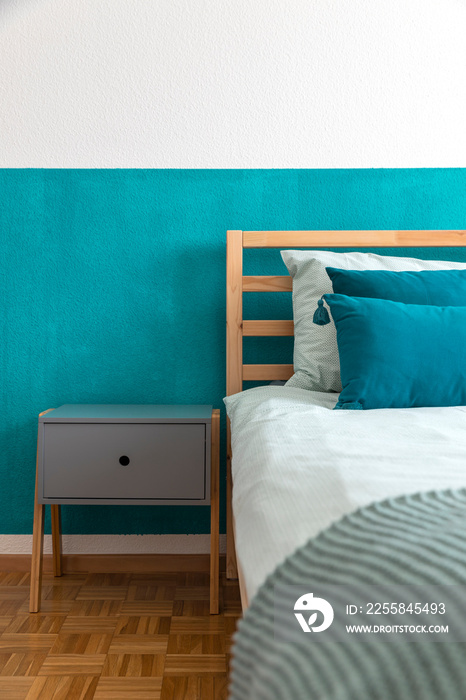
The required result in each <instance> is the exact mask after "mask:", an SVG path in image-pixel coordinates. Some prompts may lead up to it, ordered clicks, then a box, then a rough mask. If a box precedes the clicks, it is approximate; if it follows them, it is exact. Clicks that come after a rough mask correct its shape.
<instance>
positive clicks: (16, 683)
mask: <svg viewBox="0 0 466 700" xmlns="http://www.w3.org/2000/svg"><path fill="white" fill-rule="evenodd" d="M28 605H29V574H27V573H23V572H10V573H8V572H0V698H1V699H2V700H91V699H92V698H93V699H94V700H146V699H147V700H225V699H226V698H227V688H228V665H229V650H230V643H231V637H232V634H233V632H234V631H235V628H236V623H237V620H238V619H239V617H240V615H241V604H240V597H239V589H238V585H237V582H236V581H228V580H226V578H225V574H224V573H223V574H221V584H220V610H221V612H220V615H210V614H209V574H208V573H202V572H196V573H138V574H108V573H107V574H95V573H93V574H66V575H65V576H62V577H61V578H54V577H53V576H52V574H44V579H43V588H42V607H41V611H40V613H35V614H30V613H29V611H28Z"/></svg>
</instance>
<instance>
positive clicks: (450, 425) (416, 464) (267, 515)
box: [225, 230, 466, 697]
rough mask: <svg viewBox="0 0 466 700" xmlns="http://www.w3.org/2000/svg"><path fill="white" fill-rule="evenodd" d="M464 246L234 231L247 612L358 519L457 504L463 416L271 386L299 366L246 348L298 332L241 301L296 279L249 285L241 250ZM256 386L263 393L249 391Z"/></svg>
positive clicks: (241, 563) (258, 279) (231, 348)
mask: <svg viewBox="0 0 466 700" xmlns="http://www.w3.org/2000/svg"><path fill="white" fill-rule="evenodd" d="M464 245H466V231H453V230H441V231H438V230H435V231H385V230H384V231H229V232H228V234H227V397H226V399H225V403H226V405H227V412H228V416H229V418H228V420H227V431H228V435H227V576H228V577H230V578H239V584H240V590H241V600H242V606H243V610H244V611H245V610H247V609H248V607H249V606H250V605H251V601H254V600H255V598H256V597H257V596H258V593H260V592H261V591H262V589H263V588H264V582H266V581H267V580H268V579H270V577H271V575H272V574H273V572H274V571H276V570H277V567H280V564H281V562H283V560H285V559H287V558H290V557H292V556H293V552H294V551H295V550H296V549H297V548H298V549H299V548H300V547H302V546H303V545H304V544H305V543H306V542H307V541H308V540H309V539H310V538H311V539H312V538H316V537H317V538H318V536H319V533H322V532H325V531H326V530H327V529H328V528H329V527H332V525H333V524H335V523H339V522H341V521H342V519H344V518H345V517H347V516H349V515H350V514H351V513H354V512H355V511H358V509H359V510H361V509H362V510H363V511H364V509H365V508H367V507H371V504H373V503H377V502H384V499H385V500H386V499H392V500H393V499H395V500H396V499H397V498H400V497H403V496H404V495H405V494H415V493H417V492H423V493H429V492H432V491H435V490H438V489H443V490H445V489H446V490H451V491H452V492H453V493H461V489H463V488H464V487H465V486H466V470H465V468H464V464H465V459H464V457H465V455H466V407H465V406H464V405H461V406H460V405H458V406H452V405H445V406H442V405H440V407H437V406H436V405H433V406H419V407H414V408H409V409H408V410H407V409H406V408H399V409H397V408H393V409H390V410H389V411H370V410H367V411H364V410H362V411H360V410H357V411H354V410H342V411H334V410H333V409H334V407H335V403H336V401H337V399H338V393H335V391H312V390H309V388H301V386H300V384H299V382H295V385H294V386H293V385H292V386H289V385H287V386H274V385H270V383H271V382H277V381H282V382H283V381H285V380H289V379H290V378H291V377H292V376H293V372H294V366H293V364H291V363H290V364H244V363H243V354H242V352H243V338H244V337H246V336H292V335H293V332H294V325H293V321H291V320H270V319H267V320H245V319H243V306H242V301H243V293H251V292H259V293H260V292H291V291H292V278H291V277H290V275H282V276H251V275H247V276H245V275H243V250H244V249H245V248H277V249H281V250H283V249H306V248H310V249H321V248H325V249H327V248H329V249H340V248H341V249H352V248H355V249H358V250H359V249H363V248H403V249H406V248H410V247H426V248H427V247H429V248H433V247H435V248H438V247H458V246H464ZM404 254H405V251H403V255H404ZM465 267H466V266H465V265H464V263H463V264H461V263H458V265H457V266H455V267H454V268H451V267H450V269H457V268H458V269H459V268H463V269H464V268H465ZM398 269H401V270H404V269H405V268H404V267H403V266H402V267H400V268H398ZM408 269H417V268H408ZM423 269H424V268H423ZM431 269H438V268H437V267H435V266H434V267H432V268H431ZM387 298H390V297H387ZM370 303H373V302H372V301H371V302H370ZM374 303H375V302H374ZM426 303H428V302H426ZM319 306H321V305H319ZM374 308H375V309H377V307H376V306H374ZM333 311H334V309H333V307H332V313H333ZM458 313H459V312H458ZM455 318H457V317H456V316H455ZM461 318H462V317H461V316H458V319H460V320H461ZM295 322H296V317H295ZM459 325H461V326H463V325H464V324H461V323H460V324H459ZM461 342H462V341H461ZM295 369H296V357H295ZM249 380H251V381H259V382H263V383H264V386H262V387H256V388H254V389H249V390H246V391H243V382H244V381H249ZM432 381H435V380H434V379H432ZM461 403H463V404H464V403H466V401H464V402H463V401H462V400H461ZM415 406H416V404H415ZM347 407H350V408H354V405H353V404H350V403H349V404H348V405H347V406H344V408H347ZM356 408H361V406H356ZM374 455H376V465H377V466H376V468H374ZM439 465H440V469H439ZM447 500H448V499H447ZM460 500H461V499H460ZM456 507H457V503H456V502H455V508H456ZM435 508H437V504H436V505H435ZM455 517H456V516H455ZM268 631H269V633H270V629H269V630H268ZM246 647H247V645H246ZM251 697H252V696H251ZM254 697H256V696H254ZM257 697H259V695H257ZM270 697H272V696H271V695H270ZM280 697H281V696H280ZM319 697H320V696H319ZM332 697H333V696H332ZM342 697H343V696H342ZM345 697H346V696H345ZM361 697H363V695H361ZM384 697H385V696H384ZM387 697H389V696H387ZM426 697H427V696H426Z"/></svg>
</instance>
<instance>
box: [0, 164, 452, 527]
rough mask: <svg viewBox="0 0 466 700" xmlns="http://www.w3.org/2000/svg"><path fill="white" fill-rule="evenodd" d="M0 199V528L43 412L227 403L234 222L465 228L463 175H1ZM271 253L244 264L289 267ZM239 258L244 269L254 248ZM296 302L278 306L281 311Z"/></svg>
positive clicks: (204, 522) (99, 519)
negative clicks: (228, 247) (63, 407)
mask: <svg viewBox="0 0 466 700" xmlns="http://www.w3.org/2000/svg"><path fill="white" fill-rule="evenodd" d="M0 195H1V200H0V235H1V249H2V254H1V278H0V294H1V299H2V305H3V313H2V321H1V323H2V325H1V332H2V344H1V365H0V372H1V381H2V421H1V434H0V460H1V462H0V463H1V487H2V488H1V491H0V533H2V534H26V533H30V532H31V531H32V507H33V491H34V474H35V442H36V430H37V414H38V413H39V412H40V411H42V410H44V409H46V408H49V407H52V406H59V405H60V404H62V403H73V402H75V403H78V402H79V403H92V402H98V403H120V402H122V403H212V404H214V405H215V406H216V407H222V397H223V395H224V387H225V232H226V230H227V229H228V228H233V229H236V228H237V229H341V228H348V229H359V228H364V229H371V228H374V229H377V228H381V229H383V228H388V229H410V228H416V229H417V228H433V229H436V228H466V169H419V170H416V169H414V170H409V169H407V170H0ZM418 252H419V255H421V256H423V257H439V255H437V251H432V250H431V251H418ZM274 255H275V257H273V256H272V255H271V253H270V252H265V253H264V254H262V255H261V256H260V262H259V269H258V268H257V267H255V268H254V271H255V272H258V271H259V272H262V273H269V274H270V273H278V274H284V273H285V268H284V267H283V265H282V263H281V261H280V260H279V258H278V256H277V254H274ZM441 256H442V257H447V254H445V252H443V253H442V254H441ZM448 257H449V258H453V259H462V260H466V256H465V255H464V254H463V253H462V251H455V250H452V251H448ZM245 264H246V272H248V271H250V272H252V271H253V268H252V267H250V266H251V263H250V253H249V252H248V254H247V256H246V262H245ZM249 268H250V269H249ZM253 296H257V297H259V296H260V295H251V298H250V299H248V300H247V301H248V306H247V313H248V314H249V315H250V316H252V315H253V314H254V313H255V312H256V310H257V305H259V304H260V305H262V306H264V307H266V308H265V312H266V313H267V307H268V305H269V304H270V299H269V298H268V295H263V296H262V297H261V298H260V299H252V297H253ZM279 296H280V297H281V296H282V295H279ZM283 296H285V295H283ZM290 310H291V304H290V301H289V299H288V300H281V301H280V308H279V311H278V313H279V315H281V316H283V317H286V316H289V315H290ZM270 348H271V344H270V342H269V341H268V340H267V339H261V340H258V341H249V339H248V345H247V347H246V361H252V360H253V359H254V354H255V353H256V352H257V351H258V349H261V352H262V349H263V350H264V352H266V354H267V357H268V356H269V355H270V359H275V356H274V358H272V354H273V353H276V357H278V358H279V359H285V356H286V353H288V352H289V351H290V349H291V348H290V344H289V339H284V340H283V341H281V340H280V341H278V343H277V345H276V346H275V347H274V348H273V349H270ZM222 414H223V418H224V411H223V410H222ZM47 510H48V509H47ZM63 511H64V513H63V528H64V531H65V532H67V533H82V534H84V533H109V534H110V533H120V534H128V533H141V534H142V533H199V532H208V528H209V511H208V509H207V508H194V507H191V508H189V507H186V508H181V507H166V506H162V507H129V506H120V507H113V506H83V507H81V506H73V507H70V508H67V507H64V508H63Z"/></svg>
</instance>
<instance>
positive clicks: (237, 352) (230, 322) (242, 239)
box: [226, 230, 466, 609]
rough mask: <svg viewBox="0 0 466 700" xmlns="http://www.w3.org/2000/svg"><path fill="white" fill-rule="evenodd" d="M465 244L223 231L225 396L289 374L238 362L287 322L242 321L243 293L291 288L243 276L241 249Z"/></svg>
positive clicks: (391, 235)
mask: <svg viewBox="0 0 466 700" xmlns="http://www.w3.org/2000/svg"><path fill="white" fill-rule="evenodd" d="M450 246H451V247H461V246H466V230H465V231H461V230H431V231H422V230H421V231H228V232H227V396H230V395H231V394H236V393H238V392H240V391H242V390H243V381H248V380H253V381H264V382H269V381H272V380H274V379H289V378H290V377H291V376H292V374H293V365H292V364H286V365H283V364H279V365H264V364H255V365H245V364H243V337H245V336H292V335H293V333H294V329H293V321H292V320H290V321H283V320H280V321H275V320H244V319H243V292H291V291H292V280H291V277H290V276H289V275H283V276H270V275H266V276H255V275H254V276H243V249H244V248H283V249H284V248H324V249H325V248H384V247H386V248H409V247H450ZM230 437H231V434H230V422H229V421H228V420H227V564H226V566H227V569H226V571H227V577H228V578H238V577H239V582H240V588H241V599H242V604H243V609H245V608H246V607H247V605H248V601H247V597H246V591H245V588H244V585H243V581H242V575H241V571H238V566H237V561H236V552H235V544H234V521H233V512H232V506H231V496H232V478H231V439H230Z"/></svg>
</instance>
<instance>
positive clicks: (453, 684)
mask: <svg viewBox="0 0 466 700" xmlns="http://www.w3.org/2000/svg"><path fill="white" fill-rule="evenodd" d="M303 581H309V584H310V585H309V588H310V590H325V586H329V585H330V586H331V585H335V586H342V585H343V584H345V585H347V584H351V585H353V586H358V585H361V586H365V585H380V584H384V585H386V584H393V585H401V584H416V585H417V584H419V585H424V584H430V585H441V586H443V585H455V586H466V490H460V491H451V490H449V491H438V492H430V493H425V494H417V495H414V496H404V497H401V498H396V499H390V500H387V501H383V502H381V503H376V504H373V505H371V506H369V507H366V508H363V509H360V510H358V511H356V512H355V513H353V514H351V515H349V516H347V517H345V518H343V519H342V520H340V521H339V522H337V523H336V524H334V525H332V526H331V527H329V528H328V529H327V530H325V531H324V532H322V533H321V534H320V535H319V536H317V537H316V538H314V539H312V540H310V541H309V542H308V543H307V544H306V545H305V546H304V547H301V548H300V549H298V550H297V551H296V552H295V553H294V554H293V555H292V556H291V557H289V558H288V559H287V560H286V561H285V562H283V563H282V564H281V565H280V566H279V567H278V568H277V569H276V570H275V572H274V573H273V574H272V575H271V576H269V578H268V579H267V580H266V582H265V583H264V585H263V586H262V587H261V589H260V590H259V592H258V594H257V595H256V597H255V598H254V599H253V601H252V603H251V606H250V608H249V609H248V610H247V611H246V613H245V616H244V618H243V620H241V621H240V623H239V627H238V632H237V633H236V637H235V642H234V646H233V651H232V654H233V657H232V671H231V686H230V700H417V699H421V700H434V699H435V700H443V699H445V700H465V699H466V642H463V643H461V642H455V641H453V642H448V643H432V642H431V641H429V642H427V643H426V642H425V641H424V642H422V641H421V642H417V641H416V642H412V643H411V642H406V641H405V642H404V643H401V644H400V643H398V642H397V643H394V644H390V643H388V644H377V645H375V646H374V645H373V644H371V643H370V642H368V643H367V644H364V643H363V644H351V643H341V644H339V643H334V644H330V645H322V644H309V641H310V637H312V635H308V634H304V633H303V634H301V635H296V639H294V641H293V643H292V644H291V643H283V641H282V640H279V639H277V638H276V634H275V633H276V626H275V625H274V602H275V598H274V596H275V591H276V589H277V586H278V587H280V586H284V585H285V586H287V585H290V586H294V585H297V584H300V585H302V584H303ZM451 590H461V589H456V588H455V589H451ZM461 604H462V603H461ZM464 608H465V610H464V613H465V615H466V596H465V597H464ZM465 619H466V618H465ZM322 634H324V633H323V632H322ZM464 639H466V635H465V636H464Z"/></svg>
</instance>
